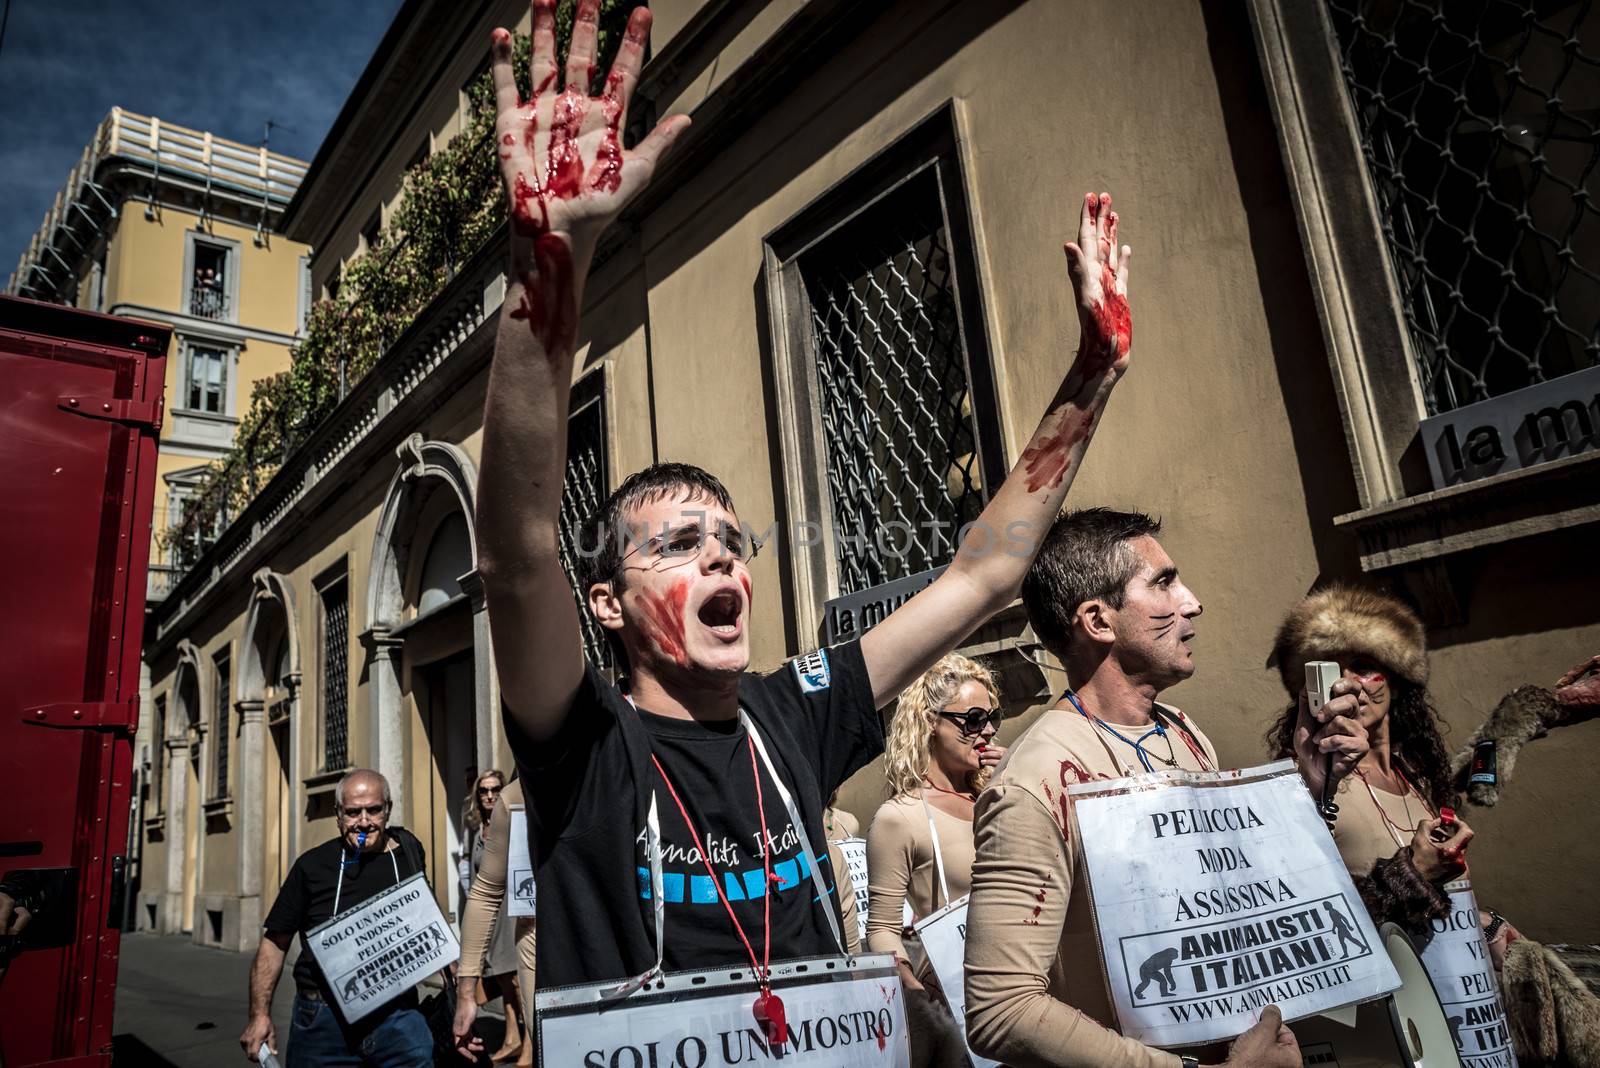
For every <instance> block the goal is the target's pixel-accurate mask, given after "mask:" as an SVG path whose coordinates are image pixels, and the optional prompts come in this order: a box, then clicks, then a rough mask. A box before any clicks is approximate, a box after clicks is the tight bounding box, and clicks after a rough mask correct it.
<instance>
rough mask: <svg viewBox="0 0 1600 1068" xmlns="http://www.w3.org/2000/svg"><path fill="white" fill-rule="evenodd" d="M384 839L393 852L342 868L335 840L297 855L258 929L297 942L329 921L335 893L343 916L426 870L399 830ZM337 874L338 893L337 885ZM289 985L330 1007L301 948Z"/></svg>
mask: <svg viewBox="0 0 1600 1068" xmlns="http://www.w3.org/2000/svg"><path fill="white" fill-rule="evenodd" d="M388 834H389V837H391V838H393V839H394V841H395V843H396V848H394V849H392V850H389V851H388V852H385V853H362V854H361V855H360V857H359V858H358V859H357V860H356V861H355V863H353V864H351V865H349V866H348V867H345V866H344V863H343V862H344V861H345V860H347V859H349V853H348V852H347V851H346V849H345V846H344V841H343V840H342V839H339V838H334V839H332V840H330V841H327V842H323V843H322V844H321V845H319V846H315V847H313V848H311V849H308V850H306V851H305V852H304V853H301V854H300V858H299V859H298V860H296V861H295V862H294V867H292V868H290V869H289V877H288V878H286V879H285V880H284V881H283V888H282V889H281V890H279V891H278V899H277V900H276V901H274V902H273V903H272V909H271V911H269V912H268V913H267V918H266V920H265V921H264V922H263V923H262V925H261V926H262V927H263V928H265V929H266V930H268V931H271V932H274V933H278V934H297V935H300V936H301V937H302V939H303V938H304V936H305V933H306V932H307V931H309V930H311V929H312V928H313V927H316V926H317V925H318V924H320V923H322V922H323V921H324V920H330V919H332V918H333V900H334V895H335V892H336V891H337V894H338V898H339V911H340V912H346V911H348V910H349V909H350V907H351V906H353V905H359V904H360V903H361V902H363V901H365V900H367V898H369V897H376V896H377V895H378V894H381V893H383V892H384V891H385V890H387V889H389V888H390V887H392V886H395V885H397V884H398V883H399V882H400V881H401V880H404V879H407V878H410V877H411V876H412V875H414V874H416V873H417V872H419V871H422V870H423V868H424V867H425V866H426V864H425V860H426V854H424V852H423V849H422V843H421V842H419V841H417V838H416V836H415V835H413V834H412V833H411V832H410V831H408V830H406V829H405V828H403V827H390V828H389V831H388ZM391 858H392V859H391ZM341 870H342V871H343V878H344V885H343V887H342V888H341V887H340V885H339V880H340V872H341ZM397 872H398V875H399V877H398V878H396V873H397ZM294 984H295V986H296V987H298V988H300V989H302V990H304V989H308V988H309V989H314V990H319V991H321V992H322V996H323V999H324V1000H326V1001H328V1002H329V1003H330V1004H332V1003H333V999H332V995H331V994H330V993H329V991H328V983H327V981H326V980H325V979H324V978H323V977H322V969H321V968H319V967H317V962H316V961H315V960H312V959H311V951H310V950H309V949H307V948H306V947H305V946H304V945H302V946H301V947H300V959H299V960H297V961H295V965H294Z"/></svg>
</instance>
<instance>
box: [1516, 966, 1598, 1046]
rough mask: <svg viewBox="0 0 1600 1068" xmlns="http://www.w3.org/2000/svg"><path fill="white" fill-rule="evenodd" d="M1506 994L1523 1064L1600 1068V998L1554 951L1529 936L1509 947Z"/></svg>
mask: <svg viewBox="0 0 1600 1068" xmlns="http://www.w3.org/2000/svg"><path fill="white" fill-rule="evenodd" d="M1500 995H1501V1000H1502V1001H1503V1002H1504V1003H1505V1010H1506V1025H1507V1029H1508V1030H1509V1031H1510V1033H1511V1043H1512V1046H1513V1048H1515V1050H1516V1052H1517V1060H1518V1061H1519V1062H1520V1063H1521V1064H1523V1065H1526V1066H1528V1068H1532V1066H1534V1065H1539V1064H1556V1065H1563V1066H1571V1068H1600V999H1597V998H1596V997H1595V996H1594V994H1592V993H1591V992H1590V991H1589V988H1588V987H1587V986H1585V985H1584V983H1583V980H1581V979H1579V978H1578V977H1577V976H1576V975H1575V974H1573V971H1572V969H1571V968H1569V967H1568V966H1567V964H1566V962H1565V961H1563V960H1562V959H1561V957H1560V956H1559V955H1558V954H1557V953H1556V952H1555V951H1554V950H1552V949H1550V948H1549V947H1547V946H1543V945H1540V944H1539V943H1538V942H1535V941H1533V940H1531V939H1528V938H1519V939H1518V940H1517V941H1515V942H1513V943H1511V945H1509V946H1507V947H1506V957H1505V968H1504V969H1503V970H1502V971H1501V973H1500Z"/></svg>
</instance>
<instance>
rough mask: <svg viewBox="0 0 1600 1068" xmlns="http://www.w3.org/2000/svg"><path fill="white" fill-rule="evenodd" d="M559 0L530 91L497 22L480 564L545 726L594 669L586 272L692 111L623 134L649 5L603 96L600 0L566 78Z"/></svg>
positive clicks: (539, 5) (506, 656) (508, 698)
mask: <svg viewBox="0 0 1600 1068" xmlns="http://www.w3.org/2000/svg"><path fill="white" fill-rule="evenodd" d="M555 6H556V5H555V0H535V3H534V4H533V57H532V64H531V68H532V69H531V83H530V84H531V85H532V87H533V88H532V95H531V97H530V98H529V99H528V100H522V99H521V98H520V96H519V94H518V92H517V85H516V78H515V73H514V71H513V70H512V64H511V51H512V50H511V35H510V34H509V33H507V32H506V31H505V30H503V29H497V30H495V31H494V43H493V54H492V58H493V66H492V69H493V72H494V87H495V110H496V119H495V148H494V150H495V152H496V153H498V155H499V157H500V172H501V176H502V178H503V179H504V180H505V189H506V196H507V199H508V202H509V205H510V214H511V263H510V270H509V275H508V279H507V286H506V299H505V304H504V306H503V307H502V308H501V312H500V327H499V331H498V333H497V334H496V336H495V348H494V363H493V366H492V367H491V368H490V371H489V392H488V398H487V399H486V401H485V402H484V413H483V458H482V463H481V465H480V475H479V484H478V507H477V537H478V568H479V571H480V573H481V574H482V576H483V584H484V593H485V595H486V597H487V598H488V603H489V619H490V623H491V631H492V633H493V635H494V650H495V660H496V663H497V667H498V669H499V673H500V689H501V694H502V695H503V698H504V701H505V707H506V709H507V710H508V713H509V715H510V716H511V717H512V718H513V719H514V720H515V722H516V724H517V726H518V727H519V728H520V730H521V733H522V734H524V735H526V736H527V737H529V738H531V739H533V740H541V739H544V738H548V737H550V736H551V735H552V734H554V733H555V732H556V731H557V730H558V729H559V728H560V726H561V723H562V721H563V720H564V718H565V716H566V712H567V709H568V707H569V706H570V704H571V702H572V695H573V692H574V690H576V688H577V685H578V680H579V678H580V677H581V675H582V672H583V651H582V645H581V642H580V638H579V630H578V618H577V609H576V607H575V605H574V603H573V599H572V593H571V589H570V587H569V586H568V582H567V576H566V574H565V572H563V570H562V568H561V561H560V558H559V556H558V555H557V526H558V523H559V517H560V513H561V487H562V480H563V475H564V473H565V471H566V464H567V430H566V428H567V410H568V402H569V392H570V389H571V385H572V356H573V349H574V348H575V346H576V343H577V336H578V314H579V310H580V309H581V308H582V306H583V284H584V278H585V276H586V275H587V273H588V270H589V263H590V260H591V259H592V257H593V254H594V247H595V243H596V242H597V241H598V240H599V237H600V234H601V232H602V231H604V229H605V228H606V226H607V225H608V224H609V223H610V222H611V221H612V220H613V219H614V218H616V216H617V214H618V213H619V212H621V211H622V209H623V208H624V207H625V206H626V205H627V203H628V202H629V201H630V200H632V199H633V198H634V197H635V196H637V195H638V193H639V191H640V190H642V189H643V188H644V187H645V186H646V185H647V184H649V181H650V176H651V174H652V173H654V170H655V166H656V163H657V161H658V160H659V159H660V158H661V157H662V156H663V155H664V154H665V153H666V151H667V149H668V148H670V147H671V144H672V141H673V140H674V139H675V138H676V137H677V135H678V134H679V133H681V132H682V131H683V130H684V129H685V128H686V127H687V126H688V125H689V120H688V117H687V116H683V115H677V116H672V117H669V118H666V119H663V120H662V121H661V123H660V124H659V125H658V126H657V127H656V128H655V129H654V130H653V131H651V133H650V135H649V136H648V137H646V138H645V139H644V140H643V141H641V142H640V143H639V145H638V146H637V147H636V148H634V149H633V150H632V151H627V150H624V149H623V147H622V133H621V131H622V130H623V129H624V128H625V126H626V123H627V113H628V97H629V95H630V94H631V93H632V92H633V89H634V86H635V85H636V84H637V82H638V80H639V67H640V64H641V63H642V61H643V58H644V50H645V46H646V44H647V42H648V41H649V37H650V12H649V9H648V8H644V7H639V8H635V9H634V11H633V15H632V16H631V17H630V18H629V20H628V29H627V33H626V35H625V37H624V39H623V41H622V44H621V47H620V48H619V49H618V51H617V58H616V61H615V62H614V63H613V64H612V66H611V72H610V74H609V75H608V76H607V78H606V83H605V88H604V90H603V91H602V93H601V95H600V96H598V97H592V98H591V97H590V96H589V82H590V80H591V78H592V76H593V71H594V62H595V40H596V36H597V26H596V24H597V20H598V17H599V15H598V13H599V0H582V2H581V3H580V4H579V6H578V13H577V17H576V20H575V22H574V25H573V30H572V46H571V49H570V50H569V53H568V57H567V68H566V88H565V89H562V90H560V91H558V90H557V71H556V56H555Z"/></svg>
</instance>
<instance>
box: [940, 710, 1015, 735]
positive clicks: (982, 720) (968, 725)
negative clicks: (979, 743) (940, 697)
mask: <svg viewBox="0 0 1600 1068" xmlns="http://www.w3.org/2000/svg"><path fill="white" fill-rule="evenodd" d="M939 715H940V716H942V717H943V718H945V719H947V720H949V721H950V722H951V723H954V724H955V725H956V726H958V727H960V728H961V733H962V734H969V735H970V734H977V733H978V732H980V731H982V730H983V728H985V727H993V728H994V729H995V730H999V729H1000V721H1001V720H1002V719H1004V718H1005V713H1003V712H1001V711H1000V710H999V709H998V708H969V709H967V710H966V711H965V712H955V711H952V710H950V709H947V708H942V709H940V710H939Z"/></svg>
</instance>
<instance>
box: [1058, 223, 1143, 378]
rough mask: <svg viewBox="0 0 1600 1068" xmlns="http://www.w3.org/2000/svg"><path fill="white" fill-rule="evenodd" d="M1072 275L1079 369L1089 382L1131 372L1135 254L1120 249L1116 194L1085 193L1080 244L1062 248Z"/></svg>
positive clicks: (1079, 232)
mask: <svg viewBox="0 0 1600 1068" xmlns="http://www.w3.org/2000/svg"><path fill="white" fill-rule="evenodd" d="M1063 247H1064V248H1065V250H1066V253H1067V273H1068V274H1069V275H1070V276H1071V277H1072V289H1073V292H1074V293H1076V294H1077V297H1078V324H1079V326H1080V328H1081V329H1082V337H1081V340H1080V341H1079V344H1078V361H1077V364H1076V365H1075V367H1074V370H1076V371H1079V372H1081V373H1082V374H1083V376H1084V378H1085V379H1087V380H1093V379H1098V378H1100V377H1101V376H1103V375H1104V374H1106V373H1107V372H1111V373H1113V374H1117V375H1120V374H1121V373H1122V372H1123V371H1125V370H1127V368H1128V350H1129V348H1130V347H1131V346H1132V344H1133V319H1132V317H1131V315H1130V314H1129V312H1128V259H1129V258H1130V256H1131V255H1132V253H1133V250H1132V249H1130V248H1129V247H1128V246H1126V245H1118V244H1117V213H1116V212H1115V211H1112V210H1111V194H1110V193H1101V194H1099V195H1098V196H1097V195H1095V194H1094V193H1088V194H1085V196H1084V198H1083V211H1082V213H1081V214H1080V215H1079V216H1078V240H1077V242H1076V243H1073V242H1071V241H1068V242H1067V243H1066V245H1065V246H1063Z"/></svg>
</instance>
